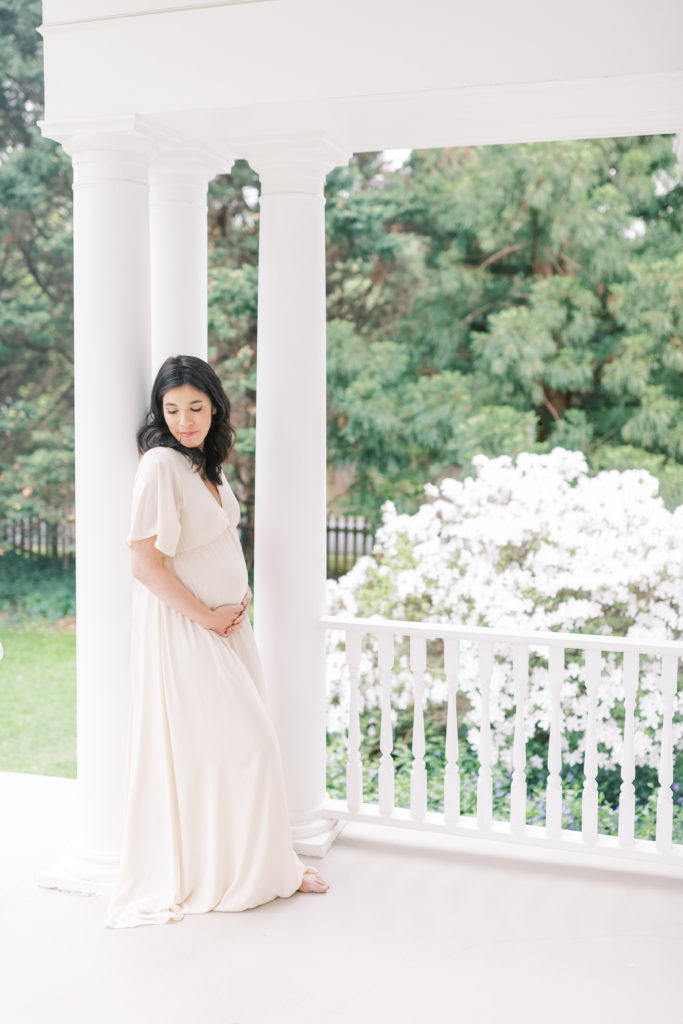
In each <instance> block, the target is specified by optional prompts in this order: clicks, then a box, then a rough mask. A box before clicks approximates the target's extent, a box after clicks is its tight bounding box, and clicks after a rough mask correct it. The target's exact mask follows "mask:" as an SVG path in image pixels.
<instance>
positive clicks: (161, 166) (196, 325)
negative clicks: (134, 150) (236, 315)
mask: <svg viewBox="0 0 683 1024" xmlns="http://www.w3.org/2000/svg"><path fill="white" fill-rule="evenodd" d="M216 173H217V168H216V166H215V165H214V164H212V163H211V162H210V160H209V158H208V156H207V155H205V154H203V153H202V152H199V151H195V150H189V149H183V150H180V151H176V152H173V153H170V154H168V155H165V156H164V157H162V158H160V159H158V160H156V161H155V162H154V164H153V166H152V170H151V174H150V245H151V275H152V276H151V332H152V334H151V337H152V343H151V360H152V363H151V368H152V375H153V376H154V375H155V374H156V371H157V370H158V369H159V366H160V365H161V363H162V362H163V361H164V359H166V357H167V356H170V355H180V354H182V355H191V356H199V357H200V358H201V359H206V355H207V277H208V267H207V223H206V215H207V199H206V196H207V189H208V184H209V181H210V179H211V178H212V177H213V176H214V175H215V174H216Z"/></svg>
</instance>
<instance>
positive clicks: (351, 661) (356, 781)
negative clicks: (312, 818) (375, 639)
mask: <svg viewBox="0 0 683 1024" xmlns="http://www.w3.org/2000/svg"><path fill="white" fill-rule="evenodd" d="M360 649H361V634H360V633H357V632H356V631H355V630H354V631H353V632H351V633H347V634H346V664H347V665H348V667H349V728H348V733H347V751H348V756H347V761H346V802H347V804H348V808H349V810H350V811H357V810H358V809H359V807H360V805H361V804H362V802H363V762H362V760H361V756H360V714H359V711H358V673H359V669H360Z"/></svg>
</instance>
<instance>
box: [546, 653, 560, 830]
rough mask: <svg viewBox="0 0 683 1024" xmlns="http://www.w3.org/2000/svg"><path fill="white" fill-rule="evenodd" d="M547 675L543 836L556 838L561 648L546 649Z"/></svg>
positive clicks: (558, 787)
mask: <svg viewBox="0 0 683 1024" xmlns="http://www.w3.org/2000/svg"><path fill="white" fill-rule="evenodd" d="M548 674H549V678H550V740H549V743H548V784H547V786H546V798H545V800H546V810H545V827H546V832H547V835H548V836H550V837H551V838H553V839H557V838H559V836H560V833H561V832H562V775H561V772H562V676H563V675H564V648H562V647H551V648H550V650H549V652H548Z"/></svg>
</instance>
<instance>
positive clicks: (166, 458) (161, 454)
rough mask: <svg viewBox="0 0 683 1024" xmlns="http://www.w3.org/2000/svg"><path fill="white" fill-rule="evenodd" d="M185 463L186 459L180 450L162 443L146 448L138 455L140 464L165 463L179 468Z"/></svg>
mask: <svg viewBox="0 0 683 1024" xmlns="http://www.w3.org/2000/svg"><path fill="white" fill-rule="evenodd" d="M186 463H187V459H186V458H185V456H184V455H183V453H182V452H178V451H176V450H175V449H174V448H166V447H165V446H164V445H158V446H157V447H156V448H148V449H147V451H146V452H143V453H142V455H141V456H140V465H141V466H142V465H143V464H144V465H145V466H158V465H166V466H172V467H173V468H178V469H180V468H182V466H183V465H184V464H186Z"/></svg>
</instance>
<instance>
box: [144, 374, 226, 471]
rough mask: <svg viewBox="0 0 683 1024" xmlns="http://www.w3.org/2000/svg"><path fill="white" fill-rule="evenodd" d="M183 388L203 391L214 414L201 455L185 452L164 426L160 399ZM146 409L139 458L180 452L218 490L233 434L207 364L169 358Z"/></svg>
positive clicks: (219, 386) (193, 450) (221, 393)
mask: <svg viewBox="0 0 683 1024" xmlns="http://www.w3.org/2000/svg"><path fill="white" fill-rule="evenodd" d="M183 384H190V385H191V386H192V387H193V388H196V389H197V391H203V392H204V394H205V395H208V396H209V398H210V399H211V405H212V407H213V408H214V409H215V410H216V411H215V412H214V414H213V416H212V418H211V426H210V427H209V433H208V434H207V435H206V438H205V439H204V449H203V451H200V450H199V448H186V447H185V446H184V445H182V444H181V443H180V441H177V440H176V439H175V437H174V436H173V434H172V433H171V432H170V430H169V429H168V427H167V426H166V420H165V419H164V406H163V401H164V395H165V394H166V392H167V391H170V390H171V388H179V387H182V385H183ZM149 406H150V407H149V412H148V413H147V417H146V419H145V422H144V424H143V425H142V426H141V427H140V429H139V430H138V435H137V439H138V451H139V452H140V454H141V455H142V453H143V452H146V451H148V450H149V449H150V448H173V449H174V450H175V451H177V452H182V454H183V455H184V456H185V458H186V459H188V460H189V461H190V462H191V463H192V465H193V466H194V467H195V469H196V470H198V471H199V472H200V473H202V474H203V475H204V476H205V477H206V479H207V480H210V481H211V483H213V484H216V486H218V484H220V482H221V464H222V463H223V462H225V460H226V459H227V457H228V455H229V454H230V451H231V449H232V447H233V445H234V443H235V436H236V434H235V430H234V428H233V426H232V424H231V422H230V402H229V400H228V396H227V395H226V393H225V391H224V390H223V385H222V384H221V382H220V381H219V379H218V377H217V376H216V374H215V373H214V371H213V370H212V369H211V367H210V366H209V364H208V363H206V362H204V360H203V359H198V358H197V356H169V357H168V359H166V360H165V361H164V362H163V363H162V364H161V366H160V368H159V372H158V373H157V375H156V380H155V381H154V384H153V386H152V397H151V400H150V403H149Z"/></svg>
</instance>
